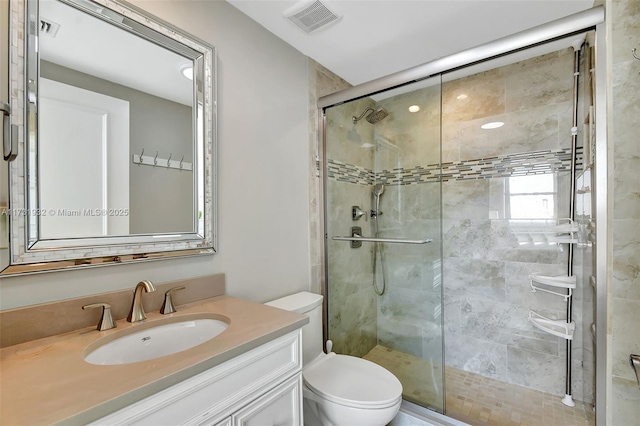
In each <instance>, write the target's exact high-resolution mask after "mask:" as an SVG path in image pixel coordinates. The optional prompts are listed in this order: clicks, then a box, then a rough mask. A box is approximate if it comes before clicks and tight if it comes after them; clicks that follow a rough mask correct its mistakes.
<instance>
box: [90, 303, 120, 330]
mask: <svg viewBox="0 0 640 426" xmlns="http://www.w3.org/2000/svg"><path fill="white" fill-rule="evenodd" d="M93 308H102V318H100V322H99V323H98V327H97V330H99V331H104V330H110V329H112V328H116V327H117V326H116V323H115V322H114V321H113V316H112V315H111V305H109V304H108V303H92V304H90V305H84V306H83V307H82V309H85V310H86V309H93Z"/></svg>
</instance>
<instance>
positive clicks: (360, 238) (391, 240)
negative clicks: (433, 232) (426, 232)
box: [331, 234, 433, 244]
mask: <svg viewBox="0 0 640 426" xmlns="http://www.w3.org/2000/svg"><path fill="white" fill-rule="evenodd" d="M331 239H332V240H334V241H364V242H365V243H399V244H426V243H430V242H432V241H433V240H432V239H431V238H426V239H424V240H405V239H403V238H370V237H363V236H362V235H358V234H353V236H352V237H333V238H331Z"/></svg>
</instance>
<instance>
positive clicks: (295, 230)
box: [0, 0, 309, 309]
mask: <svg viewBox="0 0 640 426" xmlns="http://www.w3.org/2000/svg"><path fill="white" fill-rule="evenodd" d="M133 3H134V4H135V5H137V6H138V7H141V8H144V9H145V10H148V11H149V12H150V13H152V14H155V15H156V16H158V17H160V18H161V19H164V20H166V21H168V22H170V23H172V24H173V25H176V26H178V27H180V28H183V29H184V30H186V31H188V32H190V33H191V34H193V35H195V36H196V37H199V38H201V39H203V40H205V41H206V42H208V43H210V44H212V45H213V46H215V47H216V48H217V49H218V71H219V75H218V90H219V93H218V111H219V116H218V125H219V128H218V137H219V139H218V143H219V146H218V153H219V159H218V177H219V193H218V214H219V216H218V229H219V247H218V248H219V253H218V254H216V255H214V256H207V257H198V258H191V259H182V260H169V261H158V262H146V263H142V264H136V265H121V266H110V267H102V268H95V269H89V270H83V271H69V272H54V273H47V274H40V275H32V276H26V277H15V278H3V279H0V309H9V308H12V307H18V306H26V305H32V304H36V303H42V302H46V301H52V300H60V299H66V298H71V297H77V296H81V295H87V294H95V293H102V292H107V291H112V290H117V289H123V288H133V287H134V286H135V284H136V283H137V282H138V281H140V280H142V279H150V280H152V281H155V282H158V283H160V282H164V281H169V280H174V279H178V278H186V277H192V276H199V275H204V274H209V273H218V272H224V273H226V274H227V294H229V295H232V296H238V297H244V298H247V299H249V300H254V301H258V302H262V301H266V300H268V299H271V298H275V297H279V296H282V295H285V294H289V293H293V292H296V291H301V290H306V289H308V287H309V236H308V235H309V226H308V220H309V212H308V210H309V209H308V193H307V182H308V170H307V158H308V87H307V58H306V57H305V56H304V55H302V54H301V53H300V52H298V51H296V50H295V49H293V48H292V47H290V46H289V45H287V44H285V43H284V42H283V41H281V40H280V39H278V38H276V37H275V36H273V35H272V34H271V33H269V32H268V31H267V30H265V29H264V28H262V27H260V26H259V25H258V24H256V23H255V22H253V21H252V20H250V19H249V18H248V17H246V16H245V15H243V14H242V13H241V12H239V11H238V10H237V9H235V8H234V7H232V6H230V5H229V4H227V3H226V2H222V1H178V0H174V1H155V0H153V1H152V0H134V1H133Z"/></svg>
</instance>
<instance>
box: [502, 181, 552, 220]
mask: <svg viewBox="0 0 640 426" xmlns="http://www.w3.org/2000/svg"><path fill="white" fill-rule="evenodd" d="M505 195H506V203H505V206H506V217H507V218H509V219H553V218H556V217H557V202H556V200H557V197H558V188H557V182H556V175H555V174H554V173H550V174H543V175H532V176H517V177H510V178H507V179H506V182H505Z"/></svg>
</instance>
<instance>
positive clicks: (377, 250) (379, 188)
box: [371, 183, 386, 296]
mask: <svg viewBox="0 0 640 426" xmlns="http://www.w3.org/2000/svg"><path fill="white" fill-rule="evenodd" d="M383 192H384V185H383V184H381V183H377V184H375V185H374V187H373V198H374V203H373V205H374V208H375V210H371V219H372V220H371V221H372V222H373V233H374V235H375V237H376V238H378V237H379V232H378V218H379V216H380V215H381V214H382V212H381V211H380V197H381V196H382V193H383ZM378 254H379V255H380V272H381V275H382V277H381V280H380V281H382V290H378V283H377V274H376V272H377V270H378ZM385 275H386V273H385V265H384V254H383V253H382V246H381V244H380V243H378V242H376V243H374V245H373V290H374V291H375V292H376V294H377V295H378V296H382V295H383V294H384V292H385V290H386V280H385Z"/></svg>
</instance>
